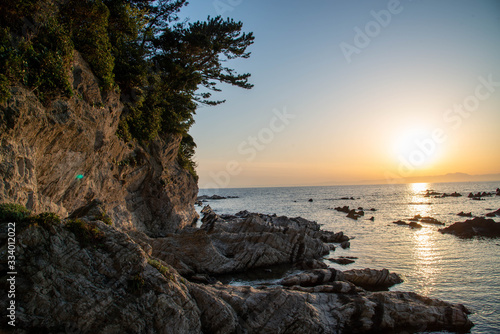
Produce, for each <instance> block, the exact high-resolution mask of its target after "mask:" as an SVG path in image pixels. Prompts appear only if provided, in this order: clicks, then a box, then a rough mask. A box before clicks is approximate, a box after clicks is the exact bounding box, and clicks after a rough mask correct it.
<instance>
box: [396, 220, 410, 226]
mask: <svg viewBox="0 0 500 334" xmlns="http://www.w3.org/2000/svg"><path fill="white" fill-rule="evenodd" d="M392 223H393V224H396V225H404V226H406V225H408V223H407V222H405V221H402V220H397V221H394V222H392Z"/></svg>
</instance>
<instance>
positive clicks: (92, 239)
mask: <svg viewBox="0 0 500 334" xmlns="http://www.w3.org/2000/svg"><path fill="white" fill-rule="evenodd" d="M65 226H66V228H67V229H68V230H69V231H70V232H72V233H73V234H74V235H75V237H76V240H78V242H79V243H80V245H81V246H82V247H88V246H100V245H102V242H103V239H104V232H102V231H101V230H99V228H98V227H97V226H96V225H94V224H92V223H86V222H85V221H83V220H81V219H78V218H77V219H70V220H68V221H67V222H66V225H65Z"/></svg>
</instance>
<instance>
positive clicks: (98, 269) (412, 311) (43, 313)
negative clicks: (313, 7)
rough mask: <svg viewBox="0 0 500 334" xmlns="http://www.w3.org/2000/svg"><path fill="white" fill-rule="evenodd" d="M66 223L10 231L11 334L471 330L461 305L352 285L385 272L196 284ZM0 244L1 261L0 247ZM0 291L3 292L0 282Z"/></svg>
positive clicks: (2, 247) (117, 234)
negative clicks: (13, 246)
mask: <svg viewBox="0 0 500 334" xmlns="http://www.w3.org/2000/svg"><path fill="white" fill-rule="evenodd" d="M83 220H85V221H87V217H85V218H83ZM67 223H68V222H66V223H65V224H67ZM65 224H64V223H63V224H59V223H54V224H44V225H43V226H41V225H31V226H29V227H27V228H25V229H24V230H22V231H21V230H19V231H18V242H19V245H20V246H19V248H18V252H17V261H18V263H17V265H18V266H19V267H20V268H23V275H20V276H18V280H17V281H16V289H17V290H16V292H18V294H16V296H17V298H16V305H17V306H18V313H17V320H16V332H17V333H27V332H37V333H60V332H77V333H85V334H86V333H89V334H90V333H103V334H108V333H109V334H111V333H117V332H120V333H165V334H170V333H174V334H177V333H179V334H180V333H188V334H189V333H193V334H195V333H196V334H201V333H220V334H230V333H305V334H315V333H331V334H334V333H353V332H357V333H369V332H371V333H373V332H388V331H400V330H403V329H404V330H409V329H412V328H415V329H420V330H421V329H422V328H425V329H429V330H431V329H433V330H450V331H467V330H468V329H469V328H470V327H471V326H472V323H471V322H470V321H469V320H468V318H467V314H468V311H467V310H466V309H465V308H464V307H463V306H462V305H460V304H450V303H446V302H443V301H439V300H435V299H429V298H425V297H422V296H419V295H417V294H414V293H405V292H376V293H371V292H368V291H364V290H363V289H361V288H359V287H357V286H356V285H355V284H366V282H368V283H370V284H375V285H377V286H379V285H380V284H383V285H387V284H388V283H387V282H391V277H392V276H391V275H392V274H388V273H385V272H383V273H382V274H380V273H378V271H373V270H368V272H367V273H361V272H355V271H346V272H344V273H342V272H340V271H337V270H335V269H323V270H314V271H313V272H312V273H304V274H301V275H297V276H295V277H293V276H292V277H288V278H285V279H283V280H282V282H281V283H283V284H284V285H286V286H277V287H265V286H262V287H259V288H253V287H249V286H228V285H222V284H220V283H217V282H214V281H212V280H211V278H210V277H207V276H204V277H200V275H196V278H200V280H201V281H206V282H208V283H210V284H211V285H203V284H197V283H191V282H189V281H186V280H184V279H183V278H182V277H180V276H179V275H178V273H177V272H176V270H175V269H174V268H172V267H171V266H170V265H169V264H167V263H165V262H163V261H161V260H159V259H155V258H151V257H150V256H148V255H147V254H146V253H145V252H144V251H143V250H142V249H141V246H140V245H138V244H136V243H135V242H133V241H132V239H131V238H130V237H129V236H128V235H127V234H125V233H124V232H121V231H119V230H117V229H116V228H115V227H113V226H109V225H106V224H104V223H102V222H100V221H91V222H88V223H85V224H89V226H91V227H92V228H95V229H97V231H98V232H95V233H97V234H96V235H94V237H93V238H92V239H91V240H87V241H85V240H86V239H81V238H80V237H78V235H81V234H80V233H76V234H75V231H74V230H71V229H69V228H68V226H67V225H65ZM83 226H87V225H83ZM188 229H189V228H188ZM198 231H199V232H198V233H205V234H206V232H205V231H203V230H198ZM136 233H139V234H140V233H142V232H136ZM0 242H2V243H1V244H0V254H3V255H5V253H6V251H7V247H6V240H3V239H2V240H1V241H0ZM6 258H7V257H6V256H2V257H1V258H0V265H1V267H2V269H4V268H5V266H6ZM341 279H342V280H341ZM353 282H356V283H353ZM0 285H1V288H2V289H6V286H5V285H6V282H5V280H4V281H2V282H1V283H0ZM6 301H7V300H6V299H2V300H1V301H0V307H6ZM2 326H5V323H3V324H2Z"/></svg>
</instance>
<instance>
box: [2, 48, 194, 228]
mask: <svg viewBox="0 0 500 334" xmlns="http://www.w3.org/2000/svg"><path fill="white" fill-rule="evenodd" d="M70 83H71V85H72V87H73V91H74V93H75V94H74V96H73V97H71V98H69V99H58V100H55V101H52V103H51V104H50V105H49V106H44V105H42V104H41V103H40V101H39V100H38V99H37V98H36V96H35V95H34V94H33V92H31V91H29V90H27V89H25V88H23V87H12V88H11V93H12V97H11V98H10V99H9V100H8V101H7V102H5V103H3V104H0V143H1V147H0V203H2V202H13V203H19V204H22V205H24V206H26V207H27V208H28V209H30V210H33V211H35V212H42V211H52V212H56V213H58V214H60V215H62V216H66V215H67V214H68V213H69V212H72V211H73V210H75V209H77V208H79V207H82V206H84V205H86V204H87V203H89V202H90V201H92V200H93V199H95V198H100V199H102V200H103V201H105V202H106V205H107V207H108V209H109V212H108V213H109V215H110V216H111V217H112V218H113V219H114V220H115V221H116V222H117V224H119V225H120V227H122V228H124V229H130V228H134V229H135V228H137V229H139V230H141V231H144V232H146V233H148V234H149V235H151V236H160V235H165V234H166V233H169V232H173V231H175V230H176V229H178V228H182V227H184V226H186V225H188V224H190V223H191V222H192V221H193V220H194V219H195V218H197V214H196V212H195V210H194V201H195V199H196V194H197V185H196V181H195V179H194V178H193V177H192V176H191V175H190V174H189V173H188V172H186V171H185V170H183V169H182V168H181V167H180V166H179V164H178V162H177V153H178V149H179V144H180V141H181V137H180V135H171V136H169V137H167V138H164V139H161V140H160V139H159V140H156V141H155V142H153V143H151V144H150V145H149V146H147V147H144V146H140V145H137V144H128V145H127V144H125V143H124V142H123V141H121V140H120V139H118V138H117V136H116V130H117V127H118V123H119V121H120V117H121V114H122V111H123V105H122V104H121V102H120V97H119V94H118V93H115V92H109V93H103V92H101V91H100V89H99V85H98V81H97V79H96V78H95V76H94V75H93V74H92V72H91V71H90V68H89V66H88V64H87V63H86V62H85V61H84V60H83V58H82V57H81V56H80V55H79V54H78V53H77V52H75V56H74V62H73V64H72V73H71V75H70Z"/></svg>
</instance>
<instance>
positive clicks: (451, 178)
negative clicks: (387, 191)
mask: <svg viewBox="0 0 500 334" xmlns="http://www.w3.org/2000/svg"><path fill="white" fill-rule="evenodd" d="M486 181H500V173H497V174H482V175H470V174H467V173H459V172H456V173H448V174H444V175H430V176H414V177H401V178H389V179H386V180H365V181H361V182H359V183H361V184H380V183H422V182H425V183H446V182H486Z"/></svg>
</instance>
